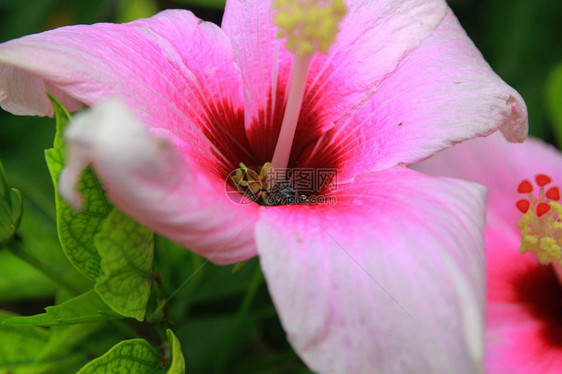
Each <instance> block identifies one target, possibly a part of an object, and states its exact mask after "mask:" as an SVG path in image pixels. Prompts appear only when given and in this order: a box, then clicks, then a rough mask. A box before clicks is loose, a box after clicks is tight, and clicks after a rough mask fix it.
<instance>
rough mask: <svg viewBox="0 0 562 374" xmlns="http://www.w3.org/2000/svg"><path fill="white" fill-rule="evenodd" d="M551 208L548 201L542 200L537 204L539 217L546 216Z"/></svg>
mask: <svg viewBox="0 0 562 374" xmlns="http://www.w3.org/2000/svg"><path fill="white" fill-rule="evenodd" d="M549 210H550V205H548V203H545V202H541V203H538V204H537V210H536V213H537V216H538V217H542V216H544V215H545V214H546V213H548V211H549Z"/></svg>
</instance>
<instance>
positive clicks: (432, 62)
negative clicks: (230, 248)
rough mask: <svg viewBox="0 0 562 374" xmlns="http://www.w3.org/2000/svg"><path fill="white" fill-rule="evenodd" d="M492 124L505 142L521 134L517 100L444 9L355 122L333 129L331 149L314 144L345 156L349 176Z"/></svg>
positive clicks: (420, 155) (410, 158)
mask: <svg viewBox="0 0 562 374" xmlns="http://www.w3.org/2000/svg"><path fill="white" fill-rule="evenodd" d="M498 128H499V129H500V130H502V132H503V133H504V135H505V136H506V138H507V139H508V140H509V141H523V140H524V139H525V137H526V135H527V111H526V107H525V104H524V102H523V99H522V98H521V97H520V95H519V94H518V93H517V92H516V91H515V90H514V89H512V88H511V87H509V86H508V85H507V84H505V83H504V82H503V81H502V80H501V79H500V78H499V77H498V76H497V75H496V74H495V73H494V72H493V71H492V70H491V68H490V67H489V65H488V64H487V63H486V62H485V61H484V59H483V58H482V55H481V54H480V52H479V51H478V50H477V49H476V47H475V46H474V44H473V43H472V42H471V41H470V39H469V38H468V37H467V35H466V33H465V32H464V30H463V29H462V27H461V26H460V24H459V23H458V20H457V19H456V17H455V16H454V14H453V13H452V12H451V11H449V12H448V14H447V16H446V17H445V19H444V20H443V21H442V22H441V24H440V25H439V26H438V27H437V29H435V31H434V32H433V33H432V34H431V36H430V37H428V38H427V39H425V40H424V41H423V42H422V43H421V44H420V45H419V46H418V47H417V48H416V49H414V50H413V51H412V52H411V53H410V54H409V55H408V56H407V57H406V58H405V59H403V60H402V61H401V62H400V64H399V65H398V67H397V68H396V70H395V71H394V72H392V74H390V75H389V76H388V78H386V80H385V81H384V82H382V83H381V85H380V87H379V88H378V90H377V91H376V93H375V94H374V95H373V97H372V98H371V100H370V101H368V102H367V104H366V105H365V106H364V107H363V108H362V109H361V110H360V111H359V112H358V114H357V116H356V117H354V118H353V121H351V122H349V123H347V124H344V125H342V126H341V127H337V128H336V129H335V130H334V134H331V139H332V140H331V143H330V144H329V145H330V146H332V148H331V149H330V147H329V146H328V147H326V145H324V146H323V147H319V148H320V149H323V150H324V151H323V154H326V155H329V154H330V153H332V152H336V153H337V154H339V155H340V157H342V158H345V160H346V161H345V164H347V165H348V167H349V168H350V170H348V171H347V173H348V174H351V175H354V174H357V173H361V172H363V171H365V170H383V169H385V168H388V167H391V166H393V165H396V164H399V163H405V164H411V163H415V162H419V161H421V160H423V159H424V158H427V157H428V156H431V155H432V154H434V153H435V152H438V151H439V150H442V149H444V148H447V147H449V146H451V145H452V144H455V143H457V142H461V141H464V140H467V139H471V138H473V137H476V136H485V135H489V134H490V133H492V132H493V131H495V130H497V129H498ZM328 139H330V138H328ZM326 148H329V149H328V151H326ZM330 157H334V156H333V155H331V156H330Z"/></svg>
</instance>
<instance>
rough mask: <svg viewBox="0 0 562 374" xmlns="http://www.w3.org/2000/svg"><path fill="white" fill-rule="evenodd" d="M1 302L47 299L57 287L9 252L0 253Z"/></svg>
mask: <svg viewBox="0 0 562 374" xmlns="http://www.w3.org/2000/svg"><path fill="white" fill-rule="evenodd" d="M0 274H1V276H0V302H6V301H17V300H23V299H36V298H47V297H50V296H52V295H54V294H55V291H56V289H57V286H56V285H55V284H54V283H53V282H52V281H51V280H50V279H49V278H47V277H46V276H45V275H43V273H41V272H39V271H38V270H36V269H35V268H34V267H32V266H31V265H29V264H28V263H26V262H24V261H22V260H20V259H19V258H17V257H15V256H14V255H13V254H11V253H10V252H8V251H0Z"/></svg>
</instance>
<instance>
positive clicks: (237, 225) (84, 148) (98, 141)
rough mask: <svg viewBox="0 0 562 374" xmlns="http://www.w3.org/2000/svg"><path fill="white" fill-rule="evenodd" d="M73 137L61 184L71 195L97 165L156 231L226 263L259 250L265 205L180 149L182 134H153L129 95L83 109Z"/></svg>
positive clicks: (125, 204)
mask: <svg viewBox="0 0 562 374" xmlns="http://www.w3.org/2000/svg"><path fill="white" fill-rule="evenodd" d="M165 135H166V136H165ZM66 140H67V144H68V148H67V165H66V168H65V169H64V171H63V173H62V174H61V178H60V183H59V190H60V192H61V195H63V197H65V198H66V199H67V200H69V201H70V202H72V203H74V204H75V205H79V204H80V196H77V195H78V193H77V192H76V191H75V190H74V186H75V182H76V180H77V178H78V177H79V176H80V173H81V171H82V170H83V169H84V168H85V167H86V166H87V165H88V164H92V166H93V168H94V170H95V171H96V173H97V174H98V175H99V177H100V179H101V180H102V181H103V183H104V186H105V188H106V190H107V194H108V196H109V198H110V199H111V201H112V202H113V203H114V204H115V205H116V206H117V207H118V208H119V209H121V210H123V211H124V212H125V213H127V214H129V215H130V216H131V217H133V218H135V219H136V220H138V221H139V222H140V223H142V224H144V225H146V226H147V227H150V228H151V229H153V230H155V231H156V232H158V233H160V234H162V235H165V236H167V237H169V238H170V239H172V240H174V241H176V242H178V243H180V244H182V245H185V246H186V247H188V248H189V249H190V250H192V251H194V252H196V253H198V254H201V255H203V256H205V257H206V258H207V259H209V260H211V261H213V262H216V263H219V264H230V263H234V262H238V261H241V260H245V259H248V258H250V257H252V256H254V255H255V254H256V249H255V242H254V237H253V230H254V225H255V221H256V219H257V210H258V207H257V205H255V204H250V205H239V204H235V203H234V202H233V201H231V200H230V199H229V198H228V197H227V194H226V191H225V184H224V181H223V180H220V179H219V178H218V177H215V176H214V175H212V174H210V173H209V172H208V171H207V170H201V169H200V167H198V166H197V164H195V163H194V162H193V161H191V160H190V159H189V158H188V157H185V156H184V155H183V154H182V153H181V152H178V150H177V148H178V147H181V140H178V139H177V138H175V137H174V136H173V134H171V133H168V134H166V133H165V131H159V134H158V135H151V134H149V133H148V132H147V130H146V129H145V126H144V125H143V124H142V123H141V122H139V121H138V120H137V119H136V118H135V117H134V116H133V115H132V114H131V113H130V112H129V111H128V110H127V108H126V107H125V105H124V104H122V103H121V102H119V101H110V102H105V103H102V104H100V105H99V106H95V107H94V109H92V110H91V111H88V112H85V113H81V114H79V115H77V116H76V119H75V120H73V122H72V123H71V125H70V127H69V129H68V131H67V134H66Z"/></svg>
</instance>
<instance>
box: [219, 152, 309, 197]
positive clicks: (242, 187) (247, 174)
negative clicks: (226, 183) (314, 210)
mask: <svg viewBox="0 0 562 374" xmlns="http://www.w3.org/2000/svg"><path fill="white" fill-rule="evenodd" d="M272 173H273V170H272V169H271V163H269V162H267V163H265V164H264V165H263V166H262V167H261V168H259V170H254V169H253V168H249V167H247V166H246V165H245V164H244V163H242V162H241V163H240V168H238V169H236V171H235V173H233V175H231V176H230V178H231V181H232V182H233V185H234V187H235V188H236V189H237V190H238V192H240V193H241V194H242V196H244V197H245V198H247V199H248V200H249V201H255V202H257V203H259V204H260V205H266V206H272V205H293V204H306V203H308V199H307V197H306V195H302V194H300V193H299V192H298V191H297V190H296V189H295V188H294V187H293V184H292V183H291V182H290V181H284V180H281V181H280V180H278V178H276V177H275V176H273V174H272Z"/></svg>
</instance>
